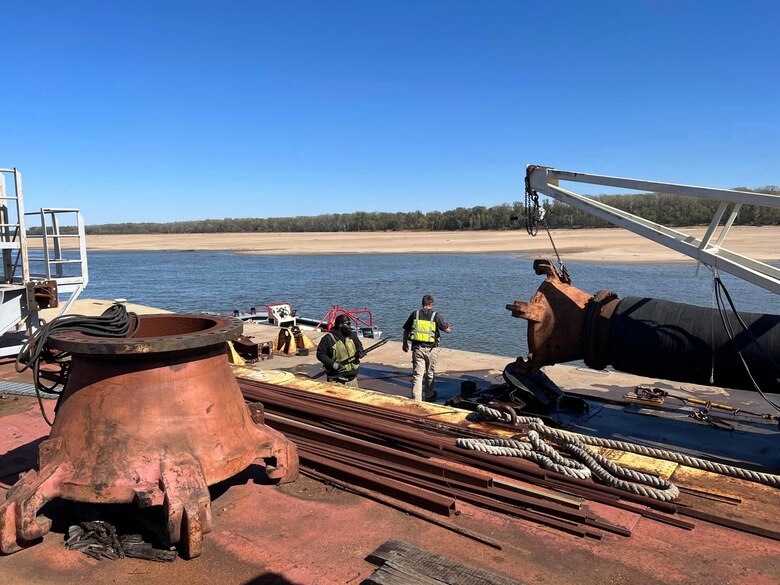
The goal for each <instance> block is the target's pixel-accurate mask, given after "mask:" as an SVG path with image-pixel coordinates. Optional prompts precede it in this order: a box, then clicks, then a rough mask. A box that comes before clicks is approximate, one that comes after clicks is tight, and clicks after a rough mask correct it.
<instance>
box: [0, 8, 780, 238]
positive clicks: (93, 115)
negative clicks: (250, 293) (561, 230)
mask: <svg viewBox="0 0 780 585" xmlns="http://www.w3.org/2000/svg"><path fill="white" fill-rule="evenodd" d="M4 4H5V5H4V7H3V25H2V29H1V30H2V36H0V38H2V47H3V62H4V64H3V73H4V75H3V81H4V83H3V90H2V92H0V111H2V131H0V166H3V167H10V166H16V167H18V168H19V169H20V170H22V172H23V173H24V178H25V195H26V202H27V207H28V209H33V208H36V207H40V206H68V207H71V206H72V207H79V208H81V210H82V212H83V214H84V216H85V219H86V221H87V223H108V222H120V221H175V220H187V219H202V218H222V217H267V216H285V215H303V214H319V213H329V212H351V211H358V210H364V211H411V210H416V209H419V210H422V211H430V210H434V209H439V210H445V209H451V208H454V207H458V206H467V207H470V206H474V205H486V206H490V205H495V204H498V203H503V202H511V201H515V200H520V199H521V198H522V195H523V194H522V178H523V169H524V166H525V164H527V163H534V164H544V165H548V166H555V167H558V168H562V169H567V170H577V171H586V172H594V173H604V174H614V175H621V176H628V177H635V178H644V179H654V180H668V181H673V182H682V183H689V184H700V185H708V186H716V187H734V186H737V185H744V186H749V187H759V186H763V185H767V184H775V185H776V184H779V183H780V176H779V175H780V170H779V169H780V114H779V113H778V103H780V99H779V97H780V95H779V94H780V92H779V91H778V90H779V89H780V43H778V41H777V23H778V21H780V18H779V17H780V4H778V3H776V2H750V1H745V2H719V1H701V2H686V1H652V2H650V1H648V2H636V1H628V0H624V1H621V2H582V1H579V2H560V1H550V2H530V1H528V2H526V1H521V0H516V1H481V2H478V1H468V2H456V1H447V2H432V1H431V2H427V1H424V0H417V1H409V2H405V1H393V2H371V1H361V2H338V1H333V2H294V1H290V2H284V3H281V2H259V1H257V2H244V3H242V2H221V3H217V2H198V1H192V0H190V1H187V2H145V1H138V0H135V1H132V2H129V1H127V2H126V1H111V2H101V1H97V0H96V1H93V2H86V1H80V2H79V1H73V2H26V3H24V2H16V3H4Z"/></svg>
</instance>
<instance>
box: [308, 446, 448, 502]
mask: <svg viewBox="0 0 780 585" xmlns="http://www.w3.org/2000/svg"><path fill="white" fill-rule="evenodd" d="M300 455H301V460H302V461H303V462H304V463H306V464H308V465H309V466H310V467H315V468H316V469H318V470H323V469H324V470H325V473H328V474H329V475H333V476H334V477H336V478H339V479H345V478H349V480H350V481H351V482H354V483H357V484H358V485H360V486H361V487H365V488H369V489H379V491H381V492H382V493H384V494H387V495H389V496H392V497H395V498H397V499H399V500H402V501H404V502H409V503H411V504H414V505H416V506H419V507H421V508H424V509H425V510H428V511H429V512H435V513H436V514H441V515H443V516H450V515H451V514H452V513H453V512H454V511H455V500H453V499H452V498H448V497H445V496H441V495H439V494H434V493H432V492H429V491H427V490H423V489H420V488H416V487H414V486H410V485H408V484H406V483H404V482H401V481H396V480H394V479H389V478H386V477H382V476H380V475H377V474H375V473H370V472H366V471H363V470H361V469H358V468H356V467H353V466H351V465H344V464H342V463H338V462H336V461H334V460H332V459H329V458H326V457H321V456H319V455H315V454H314V453H311V452H304V453H301V454H300Z"/></svg>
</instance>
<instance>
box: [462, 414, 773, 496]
mask: <svg viewBox="0 0 780 585" xmlns="http://www.w3.org/2000/svg"><path fill="white" fill-rule="evenodd" d="M477 411H478V412H479V413H480V414H481V415H483V416H485V417H486V418H493V419H495V420H499V421H501V422H511V419H510V417H509V415H508V414H506V413H504V412H502V411H500V410H496V409H494V408H489V407H487V406H485V405H483V404H480V405H479V406H478V407H477ZM517 422H518V423H519V424H527V425H529V429H532V430H535V431H537V432H538V433H539V434H541V435H542V436H544V438H546V439H551V440H556V442H558V441H572V442H579V443H584V444H586V445H592V446H594V447H604V448H607V449H617V450H620V451H627V452H629V453H637V454H639V455H645V456H647V457H653V458H656V459H664V460H666V461H673V462H675V463H680V464H682V465H686V466H688V467H693V468H695V469H703V470H704V471H710V472H712V473H719V474H721V475H727V476H729V477H736V478H739V479H744V480H746V481H753V482H756V483H763V484H765V485H769V486H773V487H780V476H777V475H773V474H771V473H763V472H760V471H752V470H750V469H743V468H741V467H734V466H733V465H725V464H723V463H716V462H714V461H708V460H706V459H700V458H698V457H691V456H690V455H685V454H683V453H678V452H677V451H670V450H667V449H655V448H653V447H645V446H643V445H637V444H635V443H627V442H625V441H615V440H613V439H602V438H600V437H591V436H590V435H583V434H580V433H572V432H571V431H563V430H560V429H553V428H551V427H548V426H546V425H545V424H544V421H543V420H541V419H540V418H536V417H532V416H520V417H517Z"/></svg>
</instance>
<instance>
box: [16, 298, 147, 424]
mask: <svg viewBox="0 0 780 585" xmlns="http://www.w3.org/2000/svg"><path fill="white" fill-rule="evenodd" d="M139 324H140V323H139V320H138V318H137V315H136V314H135V313H129V312H128V311H127V309H126V308H125V306H124V305H122V304H119V303H115V304H113V305H111V306H110V307H109V308H108V309H106V310H105V311H103V314H102V315H100V316H99V317H85V316H84V315H61V316H59V317H55V318H54V319H52V320H51V321H49V322H48V323H46V324H45V325H44V326H42V327H41V328H40V329H37V330H36V331H35V332H34V333H33V334H32V335H30V337H29V338H28V339H27V341H25V342H24V344H23V345H22V349H20V350H19V355H17V356H16V371H17V372H24V371H25V370H26V369H28V368H31V369H32V371H33V384H34V385H35V394H36V396H37V397H38V406H39V407H40V409H41V415H42V416H43V419H44V420H45V421H46V422H47V423H48V425H49V426H51V425H52V421H50V420H49V417H48V416H46V412H45V411H44V409H43V400H42V397H41V391H44V392H52V393H54V394H61V393H62V392H61V391H57V390H56V388H57V387H58V386H63V387H64V386H65V385H66V384H67V381H68V375H69V373H70V362H69V361H68V358H69V357H70V353H68V352H57V353H54V352H52V351H51V349H50V348H49V337H51V335H52V334H53V333H56V332H61V331H65V330H67V331H78V332H81V333H84V334H86V335H92V336H95V337H132V336H133V335H135V333H136V332H137V331H138V326H139ZM42 361H43V362H46V363H55V364H57V365H59V366H60V375H59V378H58V379H57V380H56V381H55V382H54V383H53V384H51V385H50V386H47V385H46V384H44V383H43V381H42V378H41V371H40V367H41V362H42Z"/></svg>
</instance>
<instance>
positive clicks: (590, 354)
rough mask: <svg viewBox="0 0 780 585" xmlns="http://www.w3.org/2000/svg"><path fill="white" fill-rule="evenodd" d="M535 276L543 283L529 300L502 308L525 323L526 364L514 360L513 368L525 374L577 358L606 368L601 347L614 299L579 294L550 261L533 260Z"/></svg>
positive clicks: (605, 339) (610, 295)
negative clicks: (526, 322)
mask: <svg viewBox="0 0 780 585" xmlns="http://www.w3.org/2000/svg"><path fill="white" fill-rule="evenodd" d="M534 271H535V272H536V274H540V275H545V276H546V277H547V278H546V279H545V281H544V282H543V283H542V284H541V285H540V286H539V290H537V291H536V294H534V296H533V297H532V298H531V301H530V302H528V303H526V302H523V301H515V302H514V303H512V304H511V305H507V306H506V308H507V309H508V310H510V311H511V312H512V316H513V317H518V318H520V319H525V320H527V321H528V359H524V358H522V357H518V358H517V361H516V362H515V365H514V369H515V370H516V371H518V372H520V373H523V374H529V373H533V372H536V371H538V370H539V369H540V368H541V367H542V366H548V365H552V364H557V363H560V362H567V361H572V360H580V359H585V360H586V362H588V365H591V363H592V365H591V367H594V368H604V367H606V365H607V364H606V361H605V360H606V350H605V347H604V346H605V344H606V343H607V341H608V339H607V337H608V332H609V316H610V315H611V311H612V310H614V307H615V303H617V295H615V294H614V293H610V292H605V291H602V292H600V293H597V294H596V295H595V296H594V295H591V294H589V293H586V292H584V291H581V290H580V289H578V288H577V287H574V286H572V285H571V284H569V283H567V282H565V280H566V279H564V278H562V277H561V275H560V274H559V272H558V271H557V270H556V268H555V266H553V265H552V263H551V262H550V261H549V260H535V261H534ZM583 340H585V342H584V343H583ZM601 364H603V365H601Z"/></svg>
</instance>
